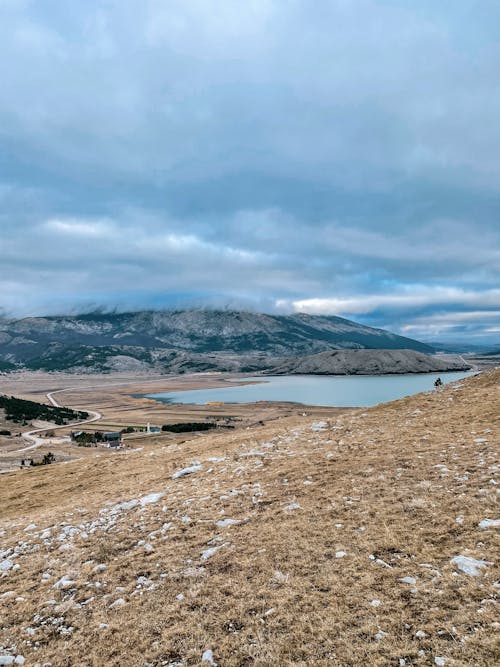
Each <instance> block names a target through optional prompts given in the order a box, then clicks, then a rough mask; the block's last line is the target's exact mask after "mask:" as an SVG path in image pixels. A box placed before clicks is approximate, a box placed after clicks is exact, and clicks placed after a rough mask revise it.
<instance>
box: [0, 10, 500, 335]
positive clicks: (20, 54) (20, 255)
mask: <svg viewBox="0 0 500 667" xmlns="http://www.w3.org/2000/svg"><path fill="white" fill-rule="evenodd" d="M436 5H439V3H431V2H427V1H423V2H416V1H415V2H410V1H408V2H394V1H392V0H385V1H384V0H378V1H375V0H359V1H357V2H345V1H343V0H336V1H331V0H330V1H328V2H326V1H323V0H319V1H317V2H311V1H310V0H309V1H305V0H293V1H292V2H280V1H278V0H251V1H250V2H247V3H236V2H232V1H231V2H230V1H229V0H228V1H226V0H221V1H220V2H218V3H217V4H216V5H214V3H212V2H208V1H206V0H188V1H187V2H186V1H184V2H181V1H179V2H177V1H175V0H174V1H172V2H169V3H164V2H160V1H159V0H142V1H141V2H139V1H138V0H119V1H118V0H110V1H109V2H106V3H102V2H97V1H95V0H87V1H86V2H74V3H67V4H61V3H59V2H54V1H51V0H37V1H36V2H35V1H34V0H33V1H32V2H30V1H29V0H18V1H16V0H8V1H6V0H4V2H3V3H2V4H1V6H0V76H1V80H2V86H1V87H0V230H1V236H0V253H1V262H0V289H1V290H2V299H1V304H2V305H3V306H4V308H5V309H6V310H7V311H9V312H12V313H16V314H25V313H39V312H47V311H50V312H55V311H63V310H67V309H69V308H77V309H78V308H83V307H88V305H89V304H111V305H119V306H122V307H147V306H163V305H170V304H175V305H184V304H192V303H195V304H201V303H213V304H219V305H220V304H222V303H226V302H230V303H232V304H236V305H238V304H243V305H246V306H248V305H253V306H254V307H260V308H265V309H275V308H278V309H279V308H282V309H287V310H294V309H295V310H296V309H306V310H309V311H311V312H329V313H335V314H341V315H345V316H355V317H357V318H358V319H362V320H364V321H366V322H368V323H372V324H378V325H381V326H388V327H391V328H393V329H397V330H401V331H403V332H405V333H407V334H409V335H415V336H417V335H418V336H421V337H426V336H432V337H440V336H445V337H447V338H453V337H457V336H458V335H459V334H464V333H467V335H469V336H473V337H476V338H478V337H481V336H482V337H484V336H486V337H490V338H491V339H492V340H493V339H494V338H495V337H496V338H498V329H499V327H500V315H499V313H500V292H499V289H498V285H499V277H500V275H499V274H500V268H499V267H500V261H499V259H500V225H499V224H498V215H499V211H500V189H499V186H498V183H499V182H500V134H499V133H498V131H497V124H498V121H497V119H498V117H500V89H499V86H498V73H497V71H498V62H500V44H499V42H498V39H497V34H496V31H495V26H496V25H498V22H499V20H500V6H499V5H498V3H496V2H493V1H491V2H488V1H486V2H483V3H480V5H479V6H478V3H475V2H472V1H467V0H458V1H457V2H456V3H453V5H452V6H450V5H448V4H447V5H446V6H445V5H439V6H436ZM215 8H216V9H215ZM485 330H486V331H485Z"/></svg>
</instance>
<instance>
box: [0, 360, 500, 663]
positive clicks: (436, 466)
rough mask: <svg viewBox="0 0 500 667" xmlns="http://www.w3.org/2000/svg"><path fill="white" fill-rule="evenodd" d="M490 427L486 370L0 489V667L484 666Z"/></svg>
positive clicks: (492, 561)
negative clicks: (433, 387)
mask: <svg viewBox="0 0 500 667" xmlns="http://www.w3.org/2000/svg"><path fill="white" fill-rule="evenodd" d="M499 415H500V371H494V372H491V373H489V374H485V375H483V376H478V377H473V378H470V379H468V380H466V381H464V382H463V384H462V385H456V386H455V387H453V386H448V387H446V388H445V389H443V390H442V391H440V392H437V393H430V394H421V395H419V396H415V397H410V398H406V399H402V400H400V401H395V402H393V403H390V404H387V405H382V406H378V407H375V408H372V409H369V410H358V411H355V412H351V413H346V414H345V415H341V416H340V417H338V418H337V419H336V420H332V421H331V422H330V423H325V424H322V423H313V422H311V420H310V419H309V420H308V419H300V420H299V419H297V418H293V419H290V420H284V421H283V422H281V423H280V424H276V423H275V424H273V425H270V426H266V427H263V428H261V429H252V430H249V431H248V432H246V433H245V434H242V433H241V432H240V433H234V434H232V435H224V436H221V435H213V434H212V435H207V436H205V437H202V438H198V439H196V440H193V441H191V442H188V443H185V444H184V445H182V446H180V447H179V446H173V447H164V446H162V444H161V440H159V441H158V444H157V445H156V446H155V445H153V446H151V447H146V448H145V449H143V450H142V451H135V452H130V453H124V454H117V456H116V458H115V459H109V458H106V459H103V458H97V456H96V457H95V458H92V459H86V460H85V461H80V462H74V463H69V464H64V465H56V466H50V467H46V468H44V469H37V470H30V471H20V472H18V473H11V474H7V475H2V479H1V482H2V484H1V487H0V508H1V512H2V520H1V524H0V531H1V532H0V535H1V542H2V549H3V550H4V552H3V555H2V557H1V558H0V568H2V571H3V572H4V574H3V575H0V576H1V578H0V612H1V616H2V619H3V623H2V626H3V627H2V629H1V630H0V646H1V647H3V648H2V649H1V650H0V656H2V655H11V656H17V655H20V656H24V658H26V663H25V664H29V665H33V664H40V665H42V664H46V663H47V662H50V664H51V665H52V666H53V667H59V666H63V665H64V666H68V667H69V666H70V665H79V666H80V665H82V666H83V665H85V666H87V665H88V666H90V665H92V666H98V665H99V666H100V665H116V666H118V665H120V666H121V665H125V664H126V665H131V666H136V665H137V666H139V665H140V666H141V667H146V666H147V665H154V666H158V667H159V666H160V665H161V666H166V665H170V666H171V667H172V666H173V665H178V666H180V665H198V664H205V665H210V664H211V663H210V660H211V661H212V664H215V663H217V664H218V665H221V666H222V665H224V666H226V665H229V666H233V665H234V666H236V665H306V664H307V665H343V666H348V665H352V666H354V665H356V666H357V665H371V666H372V665H373V666H382V665H384V666H385V665H395V666H396V665H433V664H436V665H446V667H451V666H465V665H467V666H470V665H475V666H477V667H480V666H483V667H486V666H491V665H493V664H497V662H498V658H499V654H498V644H497V643H496V639H495V636H496V635H497V634H498V629H499V626H498V613H497V610H496V607H495V594H496V593H498V584H495V581H498V578H499V568H498V558H499V556H498V554H499V546H500V545H499V539H498V528H495V527H494V524H492V523H488V521H487V520H490V521H494V520H497V519H499V518H500V517H499V515H498V507H497V505H496V502H497V498H498V494H497V488H498V487H497V486H496V481H497V480H496V479H495V476H497V473H498V442H499V427H500V424H499ZM186 467H192V471H191V474H186V475H184V476H177V477H176V476H175V473H176V472H177V471H179V470H181V469H183V468H186ZM173 475H174V477H173ZM160 494H163V495H160ZM485 521H486V522H485ZM233 522H238V523H233ZM484 522H485V523H484ZM456 557H466V559H472V558H473V559H477V560H479V561H483V562H482V563H479V564H478V563H476V565H479V566H480V567H478V569H477V576H472V575H470V574H466V573H465V572H464V571H463V570H461V569H460V567H462V568H463V567H465V569H467V566H469V568H470V566H471V565H472V566H473V565H474V564H475V561H471V560H463V559H460V558H459V559H458V560H455V561H454V560H453V559H454V558H456ZM18 566H19V567H18ZM209 651H211V652H212V653H210V652H209ZM203 655H204V656H205V658H207V659H206V660H205V661H204V662H202V657H203Z"/></svg>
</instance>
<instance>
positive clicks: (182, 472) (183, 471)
mask: <svg viewBox="0 0 500 667" xmlns="http://www.w3.org/2000/svg"><path fill="white" fill-rule="evenodd" d="M201 470H203V466H202V465H200V464H198V465H192V466H189V467H188V468H181V470H177V472H174V474H173V475H172V479H179V478H180V477H186V475H192V474H193V473H195V472H200V471H201Z"/></svg>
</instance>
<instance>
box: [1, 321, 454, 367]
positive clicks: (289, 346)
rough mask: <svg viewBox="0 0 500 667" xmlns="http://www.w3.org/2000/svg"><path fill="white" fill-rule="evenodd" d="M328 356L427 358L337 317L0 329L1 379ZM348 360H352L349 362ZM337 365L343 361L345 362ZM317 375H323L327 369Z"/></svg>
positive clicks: (412, 343)
mask: <svg viewBox="0 0 500 667" xmlns="http://www.w3.org/2000/svg"><path fill="white" fill-rule="evenodd" d="M332 350H345V351H349V350H350V351H355V350H412V351H414V352H419V353H423V354H425V355H429V354H433V353H434V349H433V348H432V347H430V346H429V345H426V344H425V343H421V342H419V341H417V340H414V339H411V338H405V337H403V336H398V335H396V334H393V333H390V332H388V331H385V330H384V329H375V328H372V327H368V326H365V325H362V324H358V323H356V322H353V321H351V320H347V319H344V318H341V317H333V316H314V315H307V314H304V313H298V314H293V315H269V314H262V313H253V312H244V311H234V310H176V311H173V310H172V311H140V312H130V313H88V314H83V315H68V316H50V317H30V318H24V319H16V320H13V319H10V320H9V319H3V320H2V321H0V370H4V371H5V370H12V369H16V368H27V369H33V370H71V371H73V370H80V371H81V370H87V371H89V372H103V371H104V372H105V371H112V370H145V369H147V368H154V369H156V370H159V371H162V372H191V371H208V370H220V371H225V370H226V371H247V372H254V371H258V370H268V371H269V370H273V369H274V368H275V367H278V366H280V365H282V364H283V363H284V362H285V364H286V366H287V367H288V368H290V366H293V365H294V361H293V360H294V359H297V362H296V363H299V362H300V363H303V361H302V360H303V358H304V357H309V356H310V355H318V354H319V353H324V352H328V351H332ZM369 356H370V358H373V355H369ZM350 357H351V360H352V359H353V358H354V357H353V356H352V354H351V355H350ZM344 358H345V359H347V357H345V355H344ZM364 358H367V357H366V355H365V357H364ZM413 359H414V358H413ZM323 361H324V359H323V360H321V362H322V363H321V364H320V367H322V368H324V363H323ZM350 363H351V365H352V361H351V362H350ZM412 363H413V362H412ZM412 363H410V366H412ZM306 365H307V364H306ZM335 365H336V364H334V366H335ZM337 365H338V364H337ZM354 365H356V364H354ZM358 365H359V364H358ZM417 365H418V364H417ZM424 365H425V364H424ZM438 365H439V364H438ZM427 366H433V364H432V363H427ZM434 366H436V363H434ZM441 366H442V364H441ZM462 367H463V364H462ZM455 368H456V363H455V365H453V364H452V369H453V370H455ZM429 370H443V368H434V367H432V368H429ZM312 372H314V371H312ZM317 372H321V371H317ZM323 372H329V371H328V364H327V370H326V371H323ZM410 372H411V371H410ZM415 372H419V371H418V369H416V370H415Z"/></svg>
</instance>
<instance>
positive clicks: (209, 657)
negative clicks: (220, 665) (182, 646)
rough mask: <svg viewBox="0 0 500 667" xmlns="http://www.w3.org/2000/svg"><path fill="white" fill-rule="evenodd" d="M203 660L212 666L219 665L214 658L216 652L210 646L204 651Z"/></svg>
mask: <svg viewBox="0 0 500 667" xmlns="http://www.w3.org/2000/svg"><path fill="white" fill-rule="evenodd" d="M201 661H202V662H208V664H209V665H210V667H217V663H216V662H215V660H214V654H213V652H212V650H211V649H209V648H207V650H206V651H204V652H203V655H202V656H201Z"/></svg>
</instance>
